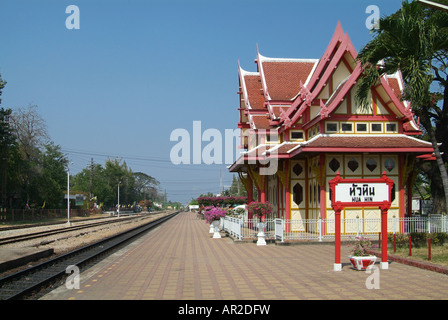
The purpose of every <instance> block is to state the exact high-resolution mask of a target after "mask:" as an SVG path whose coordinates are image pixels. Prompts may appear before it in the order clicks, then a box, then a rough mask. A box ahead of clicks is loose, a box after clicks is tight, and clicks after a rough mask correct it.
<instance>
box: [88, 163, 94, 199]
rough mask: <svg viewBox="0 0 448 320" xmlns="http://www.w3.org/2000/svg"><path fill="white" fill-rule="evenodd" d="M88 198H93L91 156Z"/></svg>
mask: <svg viewBox="0 0 448 320" xmlns="http://www.w3.org/2000/svg"><path fill="white" fill-rule="evenodd" d="M89 191H90V199H92V198H93V158H91V159H90V189H89Z"/></svg>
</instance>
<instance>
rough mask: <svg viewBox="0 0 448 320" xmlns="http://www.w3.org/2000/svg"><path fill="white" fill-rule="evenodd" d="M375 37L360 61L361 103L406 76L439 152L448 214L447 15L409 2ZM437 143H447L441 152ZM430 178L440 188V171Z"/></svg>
mask: <svg viewBox="0 0 448 320" xmlns="http://www.w3.org/2000/svg"><path fill="white" fill-rule="evenodd" d="M444 2H447V1H446V0H445V1H444ZM373 33H374V36H375V37H374V39H373V40H371V41H370V42H369V43H367V44H366V45H365V46H364V48H363V49H362V50H361V51H360V52H359V55H358V58H357V59H358V60H359V61H360V62H361V64H362V66H363V70H364V77H362V78H361V79H360V83H359V86H358V89H357V92H356V99H357V101H358V103H359V104H361V105H363V106H366V105H367V103H368V92H369V90H370V88H371V87H372V86H374V85H375V84H376V83H377V81H378V79H379V78H380V77H382V76H384V75H386V74H392V73H395V72H396V71H397V70H400V71H401V73H402V75H403V80H404V83H405V89H404V91H403V92H402V99H403V100H408V101H410V102H411V103H412V105H413V110H414V112H415V114H416V116H419V117H420V119H421V124H422V126H423V127H424V130H425V131H426V132H427V134H428V137H429V140H430V141H431V143H432V145H433V147H434V152H435V156H436V164H437V169H438V171H439V172H438V177H439V178H440V184H441V186H439V187H441V188H442V190H443V194H444V198H445V203H444V206H445V212H446V210H448V175H447V169H446V165H445V164H446V162H447V152H448V86H447V85H448V72H447V71H448V70H447V68H446V67H447V65H448V59H447V57H448V13H446V12H443V11H439V10H434V9H428V8H425V7H423V6H422V5H420V4H419V3H417V2H412V3H409V2H407V1H405V2H403V3H402V7H401V9H400V10H399V11H397V12H396V13H395V14H392V15H390V16H388V17H385V18H382V19H380V22H379V28H378V29H373ZM437 90H439V91H437ZM440 104H441V105H440ZM438 142H443V143H442V146H441V147H439V144H438ZM427 174H432V176H431V183H432V185H433V187H437V176H436V175H435V172H434V171H433V172H430V171H428V172H427Z"/></svg>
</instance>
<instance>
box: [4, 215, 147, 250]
mask: <svg viewBox="0 0 448 320" xmlns="http://www.w3.org/2000/svg"><path fill="white" fill-rule="evenodd" d="M138 217H139V218H141V217H145V215H140V216H138ZM134 218H137V216H130V217H126V218H121V219H120V220H117V219H114V220H106V221H104V220H103V221H100V222H93V223H86V224H82V225H77V226H70V227H64V228H58V229H53V230H45V231H38V232H33V233H26V234H20V235H15V236H9V237H5V238H0V245H4V244H10V243H15V242H19V241H27V240H33V239H37V238H42V237H46V236H51V235H55V234H59V233H66V232H71V231H76V230H82V229H87V228H91V227H97V226H101V225H106V224H111V223H119V222H123V221H126V220H131V219H134Z"/></svg>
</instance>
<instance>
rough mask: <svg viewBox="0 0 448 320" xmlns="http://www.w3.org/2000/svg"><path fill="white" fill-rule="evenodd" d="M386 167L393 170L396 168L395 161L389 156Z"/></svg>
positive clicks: (385, 163)
mask: <svg viewBox="0 0 448 320" xmlns="http://www.w3.org/2000/svg"><path fill="white" fill-rule="evenodd" d="M384 167H386V170H387V171H389V172H391V171H392V170H393V169H394V168H395V161H394V160H392V159H391V158H387V159H386V161H385V162H384Z"/></svg>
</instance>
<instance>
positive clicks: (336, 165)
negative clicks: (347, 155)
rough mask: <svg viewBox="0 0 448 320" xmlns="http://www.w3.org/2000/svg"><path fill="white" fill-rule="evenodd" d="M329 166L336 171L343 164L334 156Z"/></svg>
mask: <svg viewBox="0 0 448 320" xmlns="http://www.w3.org/2000/svg"><path fill="white" fill-rule="evenodd" d="M328 166H329V167H330V169H331V170H333V172H336V170H338V169H339V167H340V166H341V164H340V163H339V161H338V160H336V159H335V158H333V159H332V160H331V161H330V163H329V164H328Z"/></svg>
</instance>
